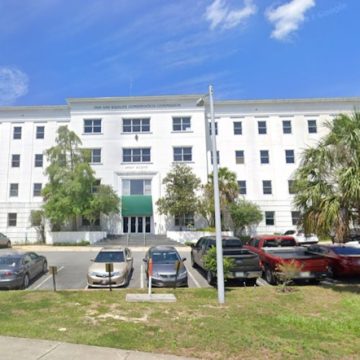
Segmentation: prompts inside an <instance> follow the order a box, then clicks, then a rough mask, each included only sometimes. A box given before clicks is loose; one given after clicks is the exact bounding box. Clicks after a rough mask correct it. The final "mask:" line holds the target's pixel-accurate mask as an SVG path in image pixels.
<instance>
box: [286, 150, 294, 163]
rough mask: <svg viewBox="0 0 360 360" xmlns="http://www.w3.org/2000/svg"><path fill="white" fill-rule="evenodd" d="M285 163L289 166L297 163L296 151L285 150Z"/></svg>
mask: <svg viewBox="0 0 360 360" xmlns="http://www.w3.org/2000/svg"><path fill="white" fill-rule="evenodd" d="M285 161H286V163H287V164H294V163H295V154H294V150H285Z"/></svg>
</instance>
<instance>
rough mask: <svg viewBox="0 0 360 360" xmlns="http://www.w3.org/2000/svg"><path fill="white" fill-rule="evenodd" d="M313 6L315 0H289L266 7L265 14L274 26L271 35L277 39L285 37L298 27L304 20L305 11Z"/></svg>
mask: <svg viewBox="0 0 360 360" xmlns="http://www.w3.org/2000/svg"><path fill="white" fill-rule="evenodd" d="M313 6H315V0H291V1H290V2H288V3H286V4H283V5H280V6H277V7H273V8H270V9H268V10H267V11H266V14H265V15H266V17H267V19H268V20H269V21H270V22H271V23H272V24H273V25H274V26H275V28H274V30H273V31H272V33H271V37H272V38H274V39H277V40H284V39H286V38H287V37H288V36H289V35H290V34H291V33H293V32H294V31H296V30H298V29H299V27H300V25H301V24H302V23H303V22H304V21H305V13H306V12H307V11H308V10H309V9H311V8H312V7H313Z"/></svg>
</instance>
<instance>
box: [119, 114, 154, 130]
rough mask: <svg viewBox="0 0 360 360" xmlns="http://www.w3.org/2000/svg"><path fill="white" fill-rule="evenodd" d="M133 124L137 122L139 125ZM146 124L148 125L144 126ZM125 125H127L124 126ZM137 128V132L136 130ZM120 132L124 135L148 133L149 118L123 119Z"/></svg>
mask: <svg viewBox="0 0 360 360" xmlns="http://www.w3.org/2000/svg"><path fill="white" fill-rule="evenodd" d="M134 122H139V124H134ZM144 122H148V124H144ZM125 123H127V124H125ZM137 127H138V130H137ZM122 132H123V133H124V134H139V133H149V132H150V118H149V117H146V118H145V117H144V118H123V119H122Z"/></svg>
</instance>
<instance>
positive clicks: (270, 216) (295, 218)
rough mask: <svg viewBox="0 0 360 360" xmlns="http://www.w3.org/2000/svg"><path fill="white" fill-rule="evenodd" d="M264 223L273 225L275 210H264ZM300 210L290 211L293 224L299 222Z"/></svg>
mask: <svg viewBox="0 0 360 360" xmlns="http://www.w3.org/2000/svg"><path fill="white" fill-rule="evenodd" d="M264 215H265V225H268V226H273V225H275V211H265V214H264ZM299 220H300V212H299V211H291V222H292V224H293V225H294V226H296V225H298V224H299Z"/></svg>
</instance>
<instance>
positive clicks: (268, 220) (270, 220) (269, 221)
mask: <svg viewBox="0 0 360 360" xmlns="http://www.w3.org/2000/svg"><path fill="white" fill-rule="evenodd" d="M265 224H266V225H275V212H274V211H265Z"/></svg>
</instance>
